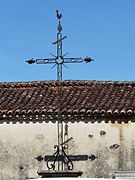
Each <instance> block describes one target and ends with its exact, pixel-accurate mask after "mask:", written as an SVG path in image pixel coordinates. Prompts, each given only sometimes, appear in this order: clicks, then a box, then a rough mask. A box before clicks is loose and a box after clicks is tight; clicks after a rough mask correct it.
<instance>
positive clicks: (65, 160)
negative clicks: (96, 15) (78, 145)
mask: <svg viewBox="0 0 135 180" xmlns="http://www.w3.org/2000/svg"><path fill="white" fill-rule="evenodd" d="M54 148H55V149H56V152H55V153H54V154H53V155H52V156H51V157H50V158H49V159H48V160H47V162H46V165H47V168H48V169H49V170H55V164H56V161H62V162H63V163H64V164H65V165H66V166H67V168H68V170H73V163H72V161H71V159H70V158H69V157H68V155H67V154H66V153H65V147H63V146H62V155H60V149H59V146H57V145H55V146H54ZM52 160H53V163H50V162H51V161H52Z"/></svg>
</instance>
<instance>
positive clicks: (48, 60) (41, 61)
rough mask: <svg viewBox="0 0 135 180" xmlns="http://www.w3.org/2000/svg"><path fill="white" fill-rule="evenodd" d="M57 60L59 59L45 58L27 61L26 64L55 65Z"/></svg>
mask: <svg viewBox="0 0 135 180" xmlns="http://www.w3.org/2000/svg"><path fill="white" fill-rule="evenodd" d="M56 60H57V57H56V58H43V59H36V60H34V59H33V58H32V59H29V60H27V61H26V62H27V63H28V64H34V63H36V64H54V63H56Z"/></svg>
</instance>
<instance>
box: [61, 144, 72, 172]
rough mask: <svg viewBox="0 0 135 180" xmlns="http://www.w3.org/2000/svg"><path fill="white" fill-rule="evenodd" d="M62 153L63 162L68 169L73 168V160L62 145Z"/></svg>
mask: <svg viewBox="0 0 135 180" xmlns="http://www.w3.org/2000/svg"><path fill="white" fill-rule="evenodd" d="M62 154H63V162H64V164H66V165H67V168H68V170H73V162H72V161H71V159H70V158H69V157H68V155H67V154H66V153H65V147H62Z"/></svg>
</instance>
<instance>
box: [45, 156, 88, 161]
mask: <svg viewBox="0 0 135 180" xmlns="http://www.w3.org/2000/svg"><path fill="white" fill-rule="evenodd" d="M64 157H65V156H62V155H60V156H58V157H57V159H56V161H62V160H63V159H64ZM68 157H69V159H70V160H71V161H86V160H88V155H69V156H68ZM55 158H56V157H55V156H51V155H47V156H45V157H44V160H45V161H47V160H48V159H49V160H50V161H54V160H55Z"/></svg>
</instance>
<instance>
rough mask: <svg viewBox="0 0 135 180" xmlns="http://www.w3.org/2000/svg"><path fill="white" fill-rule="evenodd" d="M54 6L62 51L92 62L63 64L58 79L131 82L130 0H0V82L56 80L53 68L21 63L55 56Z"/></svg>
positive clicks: (133, 25) (133, 10)
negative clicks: (58, 17)
mask: <svg viewBox="0 0 135 180" xmlns="http://www.w3.org/2000/svg"><path fill="white" fill-rule="evenodd" d="M56 9H59V10H60V11H61V12H62V13H63V18H62V22H61V23H62V26H63V31H62V33H63V35H67V37H68V38H67V39H66V40H64V42H63V51H64V53H66V52H70V53H69V55H68V57H85V56H90V57H92V58H94V60H95V61H94V62H92V63H90V64H85V63H82V64H72V65H68V67H69V68H70V69H69V70H68V69H66V68H64V69H63V71H64V72H63V79H81V80H82V79H85V80H135V0H67V1H66V0H65V1H64V0H22V1H20V0H19V1H18V0H4V1H2V0H1V2H0V62H1V63H0V81H1V82H3V81H33V80H52V79H56V68H54V69H50V67H51V66H50V65H36V64H35V65H28V64H27V63H25V60H27V59H29V58H31V57H33V58H46V57H51V56H50V54H49V53H54V54H55V52H56V47H55V45H52V44H51V42H53V41H55V40H56V33H57V23H58V21H57V19H56Z"/></svg>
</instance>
